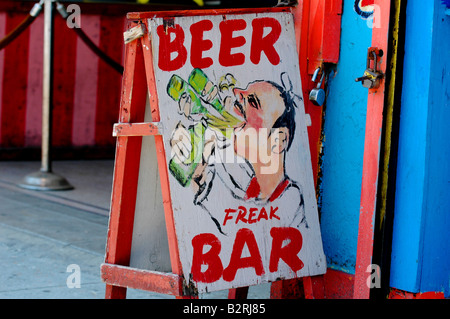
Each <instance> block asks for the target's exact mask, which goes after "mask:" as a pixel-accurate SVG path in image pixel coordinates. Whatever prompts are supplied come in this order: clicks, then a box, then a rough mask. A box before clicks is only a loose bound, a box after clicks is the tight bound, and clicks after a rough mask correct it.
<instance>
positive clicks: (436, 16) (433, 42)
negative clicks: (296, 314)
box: [390, 0, 450, 297]
mask: <svg viewBox="0 0 450 319" xmlns="http://www.w3.org/2000/svg"><path fill="white" fill-rule="evenodd" d="M406 15H407V22H406V39H405V61H404V73H403V76H404V79H403V91H402V92H403V93H402V108H401V120H400V135H399V153H398V168H397V189H396V204H395V218H394V232H393V244H392V264H391V283H390V285H391V286H392V287H395V288H398V289H402V290H406V291H409V292H426V291H445V294H446V296H447V297H448V296H449V277H450V241H449V239H448V231H449V229H450V200H449V194H450V168H449V158H450V143H449V139H450V126H449V120H450V107H449V100H450V86H449V84H450V66H449V62H448V57H449V56H450V43H449V39H450V22H449V17H448V16H446V15H445V8H444V6H443V5H442V4H441V1H440V0H435V1H434V3H432V4H430V3H429V2H423V1H419V0H415V1H408V6H407V13H406Z"/></svg>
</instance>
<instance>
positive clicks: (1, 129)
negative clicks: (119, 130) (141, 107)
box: [0, 8, 125, 157]
mask: <svg viewBox="0 0 450 319" xmlns="http://www.w3.org/2000/svg"><path fill="white" fill-rule="evenodd" d="M26 15H27V12H26V11H25V10H7V11H2V10H1V8H0V38H2V37H3V36H4V35H5V34H7V33H9V32H10V31H11V30H12V29H13V28H15V27H16V26H17V25H18V24H19V23H20V22H21V21H22V20H23V19H24V18H25V17H26ZM43 27H44V16H43V13H41V14H40V16H38V17H37V19H36V20H35V21H34V23H33V24H32V25H31V27H29V28H28V29H27V30H25V31H24V32H23V33H22V34H21V35H20V37H19V38H17V39H16V40H15V41H13V42H12V43H11V44H10V45H9V46H7V47H6V48H5V49H4V50H2V51H0V155H1V153H5V152H7V151H9V152H11V150H14V149H26V148H39V147H40V145H41V124H42V123H41V122H42V119H41V112H42V59H43V57H42V55H43ZM81 27H82V29H83V30H84V32H85V33H86V34H87V35H88V36H89V37H90V38H91V39H92V40H93V41H94V42H95V43H96V44H97V45H98V46H99V47H100V48H101V49H102V50H104V51H105V52H106V53H107V54H108V55H109V56H111V57H112V58H113V59H114V60H116V61H118V62H119V63H122V58H123V57H122V55H123V31H124V27H125V12H124V13H122V14H117V15H105V14H89V13H88V14H84V13H83V11H82V15H81ZM121 78H122V76H121V75H120V74H119V73H117V71H115V70H114V69H112V68H111V67H110V66H109V65H107V64H106V63H105V62H103V61H102V60H100V59H99V58H98V57H97V56H96V55H95V54H94V53H92V51H91V50H90V49H89V48H88V47H87V46H86V45H85V44H84V42H83V41H82V40H81V39H80V38H78V36H77V35H76V33H75V32H74V31H73V30H71V29H69V28H68V27H67V26H66V22H65V21H64V20H63V19H62V18H61V17H60V16H59V15H58V14H56V17H55V48H54V110H53V112H54V113H53V116H54V117H53V146H54V147H55V148H58V147H63V148H69V149H70V148H77V147H84V146H101V147H105V146H106V147H109V146H111V147H113V146H114V145H115V139H114V138H113V137H112V126H113V124H114V123H115V122H117V117H118V110H119V100H120V88H121ZM3 155H4V154H3ZM0 157H1V156H0Z"/></svg>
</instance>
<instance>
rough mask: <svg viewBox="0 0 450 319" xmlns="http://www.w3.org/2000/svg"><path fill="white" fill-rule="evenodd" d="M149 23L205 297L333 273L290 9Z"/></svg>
mask: <svg viewBox="0 0 450 319" xmlns="http://www.w3.org/2000/svg"><path fill="white" fill-rule="evenodd" d="M148 26H149V35H150V37H151V43H152V46H153V47H152V51H153V63H154V70H155V71H154V72H155V79H156V87H157V93H158V100H159V109H160V115H161V123H162V127H163V129H164V145H165V150H166V158H167V165H168V169H169V172H170V173H169V184H170V193H171V194H170V195H171V199H172V208H173V215H174V216H173V217H174V222H175V229H176V236H177V241H178V249H179V257H180V261H181V265H182V269H183V275H184V277H185V280H186V281H187V282H191V283H193V284H194V285H195V287H196V288H197V290H198V292H199V293H202V292H206V291H215V290H222V289H230V288H236V287H243V286H249V285H255V284H259V283H263V282H270V281H276V280H280V279H291V278H296V277H303V276H314V275H319V274H323V273H325V271H326V260H325V256H324V253H323V248H322V240H321V235H320V226H319V221H318V214H317V202H316V197H315V190H314V180H313V174H312V167H311V158H310V153H309V146H308V136H307V130H306V122H305V110H304V104H303V100H302V91H301V80H300V70H299V63H298V55H297V49H296V40H295V32H294V22H293V16H292V14H291V13H289V12H267V13H264V14H261V13H258V14H254V13H253V14H252V13H249V14H240V15H211V16H182V17H172V18H158V17H155V18H153V19H149V21H148ZM144 49H145V48H144Z"/></svg>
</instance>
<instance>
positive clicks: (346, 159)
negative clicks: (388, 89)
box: [319, 1, 372, 274]
mask: <svg viewBox="0 0 450 319" xmlns="http://www.w3.org/2000/svg"><path fill="white" fill-rule="evenodd" d="M368 24H370V21H369V23H368V21H367V20H363V19H362V18H361V17H360V16H359V15H358V14H357V13H356V12H355V11H354V1H344V7H343V15H342V29H341V47H340V57H339V63H338V65H337V69H336V72H335V73H334V74H332V75H331V76H330V82H329V87H328V88H329V92H328V93H329V94H328V97H327V102H326V103H327V105H326V114H325V117H324V120H325V122H324V135H325V139H324V143H323V147H324V150H323V151H324V155H323V158H322V159H323V162H322V172H323V177H322V184H321V190H320V191H321V197H320V203H319V205H320V209H321V226H322V239H323V244H324V250H325V254H326V256H327V263H328V267H331V268H334V269H338V270H341V271H344V272H347V273H352V274H353V273H354V272H355V263H356V246H357V238H358V222H359V206H360V196H361V179H362V163H363V153H364V132H365V123H366V108H367V93H368V91H367V89H366V88H363V87H362V85H361V84H360V83H356V82H355V78H357V77H360V76H362V74H363V72H364V69H365V67H366V55H367V48H368V47H370V46H371V42H372V29H370V28H369V27H368Z"/></svg>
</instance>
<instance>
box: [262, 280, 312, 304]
mask: <svg viewBox="0 0 450 319" xmlns="http://www.w3.org/2000/svg"><path fill="white" fill-rule="evenodd" d="M304 297H305V295H304V291H303V280H302V279H289V280H280V281H275V282H273V283H272V285H271V286H270V299H303V298H304Z"/></svg>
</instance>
